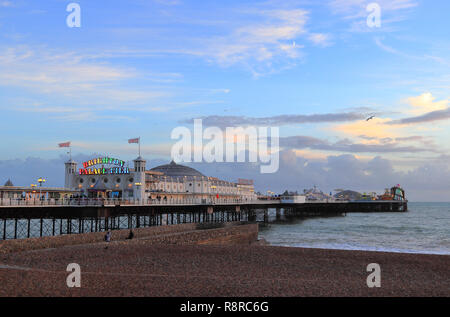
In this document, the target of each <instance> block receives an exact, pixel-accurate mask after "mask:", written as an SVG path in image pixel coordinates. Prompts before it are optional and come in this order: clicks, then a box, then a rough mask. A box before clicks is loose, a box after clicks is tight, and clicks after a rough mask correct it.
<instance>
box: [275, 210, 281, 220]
mask: <svg viewBox="0 0 450 317" xmlns="http://www.w3.org/2000/svg"><path fill="white" fill-rule="evenodd" d="M276 213H277V220H280V218H281V208H277V212H276Z"/></svg>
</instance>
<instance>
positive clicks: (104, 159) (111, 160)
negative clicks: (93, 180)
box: [83, 157, 125, 169]
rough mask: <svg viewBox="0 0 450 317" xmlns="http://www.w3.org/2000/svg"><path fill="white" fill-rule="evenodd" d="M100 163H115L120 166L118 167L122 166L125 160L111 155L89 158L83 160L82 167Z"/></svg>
mask: <svg viewBox="0 0 450 317" xmlns="http://www.w3.org/2000/svg"><path fill="white" fill-rule="evenodd" d="M100 164H102V165H104V164H108V165H117V166H120V167H124V165H125V161H122V160H118V159H115V158H112V157H98V158H95V159H92V160H89V161H87V162H84V163H83V167H84V168H85V169H86V168H88V167H91V166H95V165H100Z"/></svg>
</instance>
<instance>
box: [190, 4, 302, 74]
mask: <svg viewBox="0 0 450 317" xmlns="http://www.w3.org/2000/svg"><path fill="white" fill-rule="evenodd" d="M247 14H251V15H254V16H256V17H257V18H258V19H262V21H260V22H254V23H249V24H246V25H240V26H237V27H234V28H233V29H232V30H231V32H230V33H229V34H228V35H224V36H218V37H215V38H212V39H209V40H206V41H205V42H206V47H205V48H204V49H202V50H198V49H197V50H196V49H194V50H192V51H191V52H190V53H191V54H195V55H198V56H205V57H207V58H208V59H210V60H211V61H214V62H217V63H218V64H219V65H221V66H224V67H227V66H231V65H236V64H241V65H244V66H245V67H246V68H247V69H249V70H250V71H252V72H253V73H254V74H255V75H261V74H264V73H269V72H271V71H273V66H274V64H277V65H278V66H279V64H282V66H281V67H280V68H283V67H284V66H286V65H287V64H289V62H295V60H296V59H298V58H299V57H301V52H300V49H301V48H302V46H301V45H295V43H294V41H295V39H297V38H299V37H300V36H302V35H304V34H306V33H307V31H306V28H305V25H306V22H307V20H308V12H307V11H305V10H302V9H293V10H262V11H253V12H251V13H247Z"/></svg>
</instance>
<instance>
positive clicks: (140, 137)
mask: <svg viewBox="0 0 450 317" xmlns="http://www.w3.org/2000/svg"><path fill="white" fill-rule="evenodd" d="M138 144H139V157H141V137H139V142H138Z"/></svg>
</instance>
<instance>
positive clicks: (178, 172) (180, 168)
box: [151, 161, 205, 177]
mask: <svg viewBox="0 0 450 317" xmlns="http://www.w3.org/2000/svg"><path fill="white" fill-rule="evenodd" d="M151 171H154V172H161V173H164V175H166V176H172V177H183V176H199V177H201V176H205V175H203V174H202V173H200V172H199V171H197V170H196V169H193V168H191V167H188V166H184V165H179V164H177V163H175V162H174V161H172V162H170V164H166V165H161V166H157V167H154V168H152V169H151Z"/></svg>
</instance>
